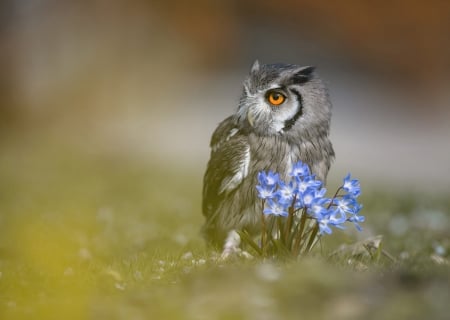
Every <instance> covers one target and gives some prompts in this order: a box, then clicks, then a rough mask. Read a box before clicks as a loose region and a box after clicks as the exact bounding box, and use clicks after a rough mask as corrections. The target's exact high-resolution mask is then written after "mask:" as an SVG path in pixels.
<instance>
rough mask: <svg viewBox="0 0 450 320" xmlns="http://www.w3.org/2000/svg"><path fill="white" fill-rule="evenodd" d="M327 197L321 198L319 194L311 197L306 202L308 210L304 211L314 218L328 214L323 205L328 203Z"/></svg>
mask: <svg viewBox="0 0 450 320" xmlns="http://www.w3.org/2000/svg"><path fill="white" fill-rule="evenodd" d="M329 201H330V200H329V199H328V198H322V197H320V196H318V197H314V198H312V200H311V201H310V202H309V203H308V205H307V207H308V210H307V211H306V212H307V213H308V214H309V215H310V216H311V217H313V218H314V219H321V218H322V217H323V216H325V215H327V214H328V211H329V210H328V209H326V208H325V206H326V205H327V204H328V203H329Z"/></svg>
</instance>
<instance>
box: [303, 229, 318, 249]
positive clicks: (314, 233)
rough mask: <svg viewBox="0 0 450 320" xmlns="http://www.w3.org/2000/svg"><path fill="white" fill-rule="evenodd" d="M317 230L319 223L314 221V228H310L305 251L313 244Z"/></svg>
mask: <svg viewBox="0 0 450 320" xmlns="http://www.w3.org/2000/svg"><path fill="white" fill-rule="evenodd" d="M317 232H319V224H318V223H316V225H315V226H314V228H313V230H312V233H311V236H310V237H309V241H308V244H307V245H306V250H305V252H309V251H311V249H312V245H313V243H314V240H315V238H316V236H317Z"/></svg>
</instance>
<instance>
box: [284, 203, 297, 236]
mask: <svg viewBox="0 0 450 320" xmlns="http://www.w3.org/2000/svg"><path fill="white" fill-rule="evenodd" d="M295 201H296V196H294V199H293V200H292V204H291V206H290V207H289V209H288V219H287V222H286V230H285V233H286V234H285V242H286V243H288V241H289V234H290V233H291V228H292V222H293V221H294V204H295Z"/></svg>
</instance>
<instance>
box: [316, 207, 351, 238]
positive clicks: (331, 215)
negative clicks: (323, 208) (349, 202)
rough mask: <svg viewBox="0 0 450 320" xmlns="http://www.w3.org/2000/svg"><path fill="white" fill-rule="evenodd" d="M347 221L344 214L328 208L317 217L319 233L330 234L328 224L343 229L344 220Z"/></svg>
mask: <svg viewBox="0 0 450 320" xmlns="http://www.w3.org/2000/svg"><path fill="white" fill-rule="evenodd" d="M345 221H347V219H346V217H345V214H341V213H340V212H339V211H338V210H328V211H327V212H326V214H324V215H322V216H321V217H320V218H318V219H317V223H318V224H319V234H324V233H327V234H331V232H332V230H331V228H330V226H332V227H335V228H339V229H344V226H343V224H344V222H345Z"/></svg>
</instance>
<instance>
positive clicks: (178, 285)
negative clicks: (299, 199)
mask: <svg viewBox="0 0 450 320" xmlns="http://www.w3.org/2000/svg"><path fill="white" fill-rule="evenodd" d="M0 143H1V145H0V146H1V150H2V152H1V153H0V318H1V319H299V318H304V319H425V318H426V319H445V318H446V316H447V311H448V310H447V304H448V300H449V294H448V285H449V272H448V269H449V260H448V248H449V237H448V235H449V234H448V230H449V223H450V222H449V220H450V216H449V211H450V200H449V199H448V198H447V197H446V196H445V195H435V196H426V197H424V196H420V197H419V196H418V195H417V194H407V193H397V194H388V193H384V192H376V191H368V190H367V191H366V190H364V182H363V192H364V194H363V196H362V197H361V202H362V203H363V204H364V209H363V210H364V211H363V214H364V215H365V216H366V218H367V221H366V222H365V223H364V228H365V232H366V233H364V234H362V235H357V234H356V233H355V232H352V231H346V232H340V231H337V232H335V233H334V234H333V235H331V236H328V237H326V238H324V239H323V241H322V245H321V246H318V247H317V249H316V250H315V251H314V252H313V254H312V255H311V256H309V257H306V258H304V259H302V260H299V261H288V262H277V261H270V260H266V261H261V260H257V259H253V260H245V259H239V258H235V259H230V260H229V261H220V260H218V259H217V254H216V253H215V252H213V251H211V250H210V249H209V248H207V247H206V246H205V245H204V243H203V240H202V239H201V238H200V235H199V228H200V226H201V224H202V222H203V218H202V216H201V213H200V200H201V199H200V197H201V194H200V190H201V178H202V170H203V168H201V166H199V168H198V170H186V169H184V168H177V167H174V166H168V165H167V164H166V165H161V164H159V163H151V162H148V161H142V160H138V159H136V158H133V157H132V156H127V155H124V154H120V153H108V152H97V153H92V152H88V151H86V150H84V149H82V148H79V147H76V146H75V145H71V144H65V143H62V142H61V141H58V140H57V139H47V138H42V139H41V137H39V136H38V137H36V136H34V137H33V136H31V135H26V134H25V135H18V134H16V135H14V136H9V137H8V139H6V138H5V139H3V140H2V141H1V142H0ZM377 234H382V235H383V241H382V249H383V250H385V252H387V253H388V254H389V255H390V256H392V257H393V258H394V259H395V260H392V259H391V258H388V257H386V256H385V255H383V254H382V251H381V248H380V250H378V251H374V252H372V255H370V254H368V251H367V250H365V249H364V247H363V246H361V245H359V246H358V245H356V246H353V247H347V249H344V248H341V247H340V246H341V244H347V245H348V246H351V245H353V244H354V243H355V242H357V241H358V240H361V239H363V238H366V237H368V236H370V235H377ZM358 237H359V239H358ZM332 252H335V254H332Z"/></svg>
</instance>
